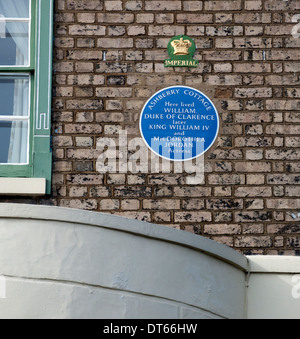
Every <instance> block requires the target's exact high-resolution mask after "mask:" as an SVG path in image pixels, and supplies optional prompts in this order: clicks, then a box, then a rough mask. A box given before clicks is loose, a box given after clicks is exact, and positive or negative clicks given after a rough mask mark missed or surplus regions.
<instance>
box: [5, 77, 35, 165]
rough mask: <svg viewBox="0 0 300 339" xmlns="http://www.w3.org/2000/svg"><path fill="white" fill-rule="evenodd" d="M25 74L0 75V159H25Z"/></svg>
mask: <svg viewBox="0 0 300 339" xmlns="http://www.w3.org/2000/svg"><path fill="white" fill-rule="evenodd" d="M29 89H30V80H29V75H25V74H24V75H1V76H0V102H1V105H0V145H1V147H0V163H1V164H25V163H27V162H28V136H29V100H30V90H29Z"/></svg>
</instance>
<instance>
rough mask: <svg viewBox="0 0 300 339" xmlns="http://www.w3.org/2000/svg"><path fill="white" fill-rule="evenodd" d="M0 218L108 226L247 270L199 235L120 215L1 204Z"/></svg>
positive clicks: (238, 257)
mask: <svg viewBox="0 0 300 339" xmlns="http://www.w3.org/2000/svg"><path fill="white" fill-rule="evenodd" d="M0 218H11V219H35V220H51V221H58V222H59V221H61V222H69V223H76V224H85V225H89V226H94V227H102V228H109V229H112V230H116V231H119V232H126V233H131V234H135V235H138V236H142V237H147V238H152V239H156V240H162V241H166V242H170V243H173V244H177V245H180V246H184V247H188V248H192V249H194V250H198V251H200V252H203V253H206V254H208V255H210V256H212V257H215V258H217V259H219V260H221V261H224V262H226V263H228V264H230V265H232V266H235V267H237V268H238V269H240V270H242V271H245V272H248V271H249V262H248V258H247V257H245V256H244V255H242V254H240V253H238V252H236V251H234V250H233V249H231V248H229V247H227V246H226V245H223V244H219V243H217V242H215V241H213V240H210V239H208V238H205V237H202V236H199V235H195V234H191V233H188V232H184V231H181V230H177V229H172V228H169V227H166V226H161V225H155V224H150V223H147V222H143V221H139V220H135V219H129V218H124V217H122V216H117V215H112V214H104V213H97V212H91V211H85V210H78V209H72V208H64V207H55V206H40V205H26V204H12V203H0Z"/></svg>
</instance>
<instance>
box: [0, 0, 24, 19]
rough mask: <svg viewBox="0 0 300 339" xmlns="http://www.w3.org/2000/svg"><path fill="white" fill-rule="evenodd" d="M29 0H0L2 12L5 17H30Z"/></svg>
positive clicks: (0, 10)
mask: <svg viewBox="0 0 300 339" xmlns="http://www.w3.org/2000/svg"><path fill="white" fill-rule="evenodd" d="M29 7H30V4H29V0H0V14H2V16H3V17H5V18H10V19H11V18H29V16H30V14H29Z"/></svg>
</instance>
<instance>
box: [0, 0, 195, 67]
mask: <svg viewBox="0 0 300 339" xmlns="http://www.w3.org/2000/svg"><path fill="white" fill-rule="evenodd" d="M0 1H1V0H0ZM195 52H196V44H195V41H194V40H193V39H191V38H190V37H188V36H186V35H177V36H175V37H174V38H172V39H171V40H170V41H169V43H168V54H169V57H170V59H166V60H165V67H198V66H199V62H198V60H194V59H193V56H194V54H195Z"/></svg>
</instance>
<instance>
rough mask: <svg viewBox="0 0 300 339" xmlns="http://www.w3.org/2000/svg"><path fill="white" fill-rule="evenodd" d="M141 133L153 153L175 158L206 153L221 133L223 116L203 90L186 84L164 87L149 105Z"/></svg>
mask: <svg viewBox="0 0 300 339" xmlns="http://www.w3.org/2000/svg"><path fill="white" fill-rule="evenodd" d="M140 130H141V135H142V137H143V139H144V141H145V143H146V145H147V146H148V147H149V148H150V150H151V151H152V152H154V153H155V154H156V155H158V156H160V157H162V158H164V159H167V160H172V161H186V160H191V159H195V158H197V157H199V156H201V155H202V154H204V153H205V152H206V151H208V149H209V148H210V147H211V146H212V145H213V144H214V142H215V141H216V139H217V136H218V132H219V115H218V112H217V110H216V108H215V106H214V104H213V103H212V101H211V100H210V99H209V98H208V97H207V96H206V95H205V94H203V93H202V92H200V91H198V90H196V89H194V88H191V87H186V86H175V87H168V88H165V89H162V90H161V91H159V92H157V93H156V94H154V95H153V96H152V97H151V98H150V99H149V100H148V101H147V103H146V104H145V106H144V108H143V111H142V113H141V117H140Z"/></svg>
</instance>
